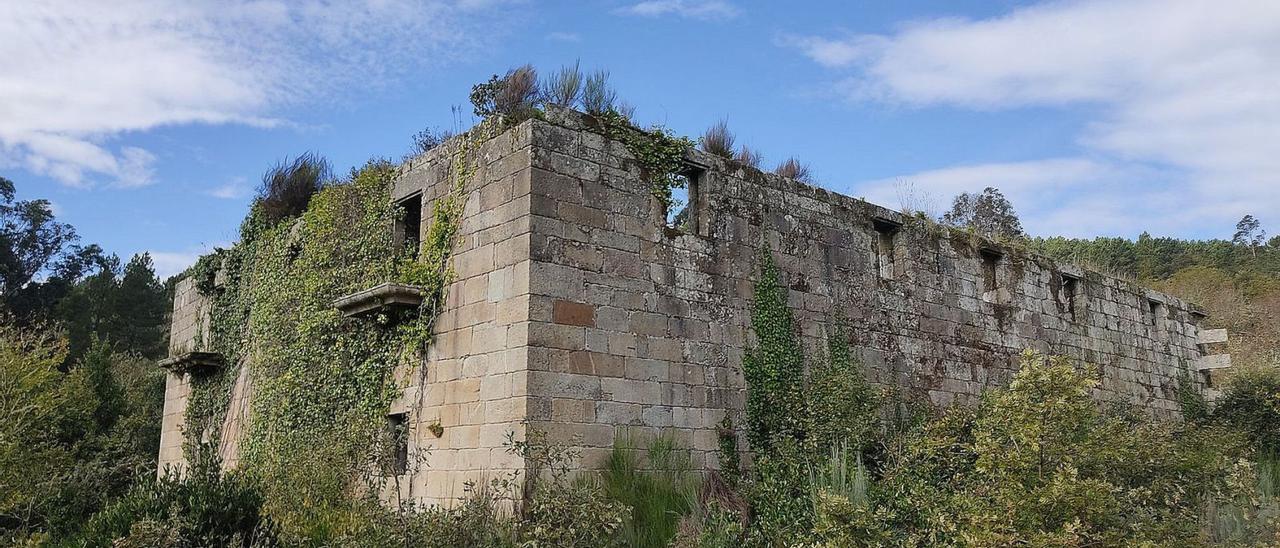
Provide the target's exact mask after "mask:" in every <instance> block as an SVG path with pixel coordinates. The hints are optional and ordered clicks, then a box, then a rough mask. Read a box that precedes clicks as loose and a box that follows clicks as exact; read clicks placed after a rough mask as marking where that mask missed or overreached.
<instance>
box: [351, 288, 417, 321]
mask: <svg viewBox="0 0 1280 548" xmlns="http://www.w3.org/2000/svg"><path fill="white" fill-rule="evenodd" d="M423 293H424V291H423V289H422V288H421V287H418V286H415V285H405V284H398V283H392V282H388V283H383V284H378V285H376V286H373V287H371V288H369V289H366V290H364V291H358V292H356V293H352V294H350V295H345V296H342V297H338V299H336V300H334V301H333V307H334V308H337V309H338V311H339V312H341V313H342V315H343V316H346V317H348V318H355V317H362V316H369V315H373V314H377V313H384V312H403V311H407V310H414V309H417V308H418V306H419V305H421V304H422V295H423Z"/></svg>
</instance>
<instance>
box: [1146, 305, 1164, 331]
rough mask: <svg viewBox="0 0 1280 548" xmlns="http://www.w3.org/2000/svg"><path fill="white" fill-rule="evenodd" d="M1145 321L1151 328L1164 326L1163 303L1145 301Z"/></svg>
mask: <svg viewBox="0 0 1280 548" xmlns="http://www.w3.org/2000/svg"><path fill="white" fill-rule="evenodd" d="M1147 311H1148V314H1147V321H1148V323H1149V324H1150V325H1151V327H1160V326H1161V325H1164V319H1165V318H1164V317H1165V312H1164V303H1162V302H1160V301H1157V300H1155V299H1147Z"/></svg>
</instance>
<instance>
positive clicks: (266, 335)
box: [187, 124, 495, 533]
mask: <svg viewBox="0 0 1280 548" xmlns="http://www.w3.org/2000/svg"><path fill="white" fill-rule="evenodd" d="M494 130H495V129H494V127H493V125H492V124H481V125H480V126H478V127H477V128H475V129H473V130H472V131H471V132H469V133H467V134H465V135H463V136H462V137H459V138H457V139H455V140H454V141H452V142H450V143H447V144H446V145H445V146H446V147H449V148H448V149H447V150H446V152H445V153H444V154H446V155H447V156H444V157H447V158H448V161H449V162H450V163H451V166H450V171H449V176H450V180H449V181H448V182H447V183H442V184H447V185H448V191H446V192H445V193H444V195H443V196H441V197H439V198H438V199H437V200H436V202H435V204H434V208H433V211H432V214H431V216H430V217H429V219H430V221H429V225H428V227H427V230H426V234H425V237H424V238H423V240H422V242H421V244H420V245H421V248H420V250H419V253H418V254H417V257H418V258H417V259H411V258H409V257H410V256H409V255H408V254H405V253H401V252H399V251H400V250H398V249H397V244H396V242H395V241H394V237H393V231H392V226H393V224H394V222H395V221H396V219H397V215H399V214H401V213H400V211H399V208H398V207H396V206H395V205H394V204H393V203H392V200H391V188H392V184H393V182H394V179H395V177H396V174H397V171H396V167H395V166H393V165H392V164H390V163H387V162H384V161H374V162H370V163H368V164H366V165H365V166H364V167H363V168H361V169H359V170H356V171H354V172H353V173H352V175H351V176H350V177H349V179H348V180H346V181H344V182H342V183H339V184H333V185H330V186H327V187H325V188H324V189H323V190H322V191H320V192H319V193H317V194H316V195H315V196H313V197H312V199H311V202H310V204H309V205H308V207H307V209H306V211H305V212H303V213H302V215H301V216H300V217H299V218H296V219H292V220H286V221H284V222H281V223H278V224H275V225H274V226H266V225H265V224H264V223H262V222H261V221H260V219H258V218H257V211H256V208H255V209H254V210H251V212H250V214H249V217H248V218H247V219H246V221H245V223H244V224H243V225H242V227H241V241H240V242H239V243H238V244H237V245H236V246H234V247H232V248H231V249H225V250H218V251H217V252H215V253H214V254H211V255H209V256H207V257H205V258H202V259H201V260H200V261H199V262H198V263H197V265H196V266H194V267H193V268H192V270H191V271H190V272H189V275H191V276H193V277H194V279H195V283H196V287H197V289H198V290H200V291H201V292H202V293H203V294H205V295H206V296H208V297H209V298H210V300H211V302H212V311H211V315H210V325H209V332H210V340H208V341H206V342H207V345H206V346H207V347H208V348H210V349H211V350H214V351H216V352H220V353H222V354H223V355H224V356H225V357H226V358H227V361H228V364H229V367H227V368H225V369H224V370H223V371H220V372H218V373H216V374H214V375H212V376H209V377H197V378H195V379H193V382H192V389H193V390H192V397H191V400H190V403H189V404H188V408H187V425H188V427H187V428H188V430H187V431H188V432H190V433H195V432H200V433H201V436H199V437H203V438H206V439H210V440H216V439H217V438H218V437H219V435H220V433H219V431H218V430H219V429H220V426H221V422H222V420H223V417H225V416H227V411H228V405H229V403H230V399H231V393H232V390H233V388H234V383H235V379H236V377H237V375H239V372H240V371H239V369H240V368H241V367H245V366H247V367H250V371H249V373H250V374H251V379H252V390H253V397H252V398H250V399H249V401H250V405H251V407H250V409H248V411H249V414H248V415H249V417H250V420H249V422H248V423H247V424H246V425H245V426H244V427H243V428H244V432H243V434H242V435H241V436H240V438H239V442H240V444H241V445H240V456H241V463H240V466H241V467H243V468H245V469H246V470H248V471H249V472H250V473H251V474H253V475H254V476H255V477H256V478H258V479H259V480H260V481H262V482H263V485H264V487H265V488H266V489H265V491H266V493H267V496H268V500H267V505H268V509H269V511H270V512H271V513H272V514H273V515H275V516H277V517H279V518H281V520H280V521H281V522H282V523H283V524H286V525H288V526H289V527H291V528H293V529H295V532H299V533H300V532H301V531H303V530H312V529H314V527H320V526H321V524H323V523H328V522H330V521H332V520H331V519H330V516H328V513H330V512H332V511H335V510H340V509H341V508H343V505H345V504H347V503H348V501H349V500H350V499H351V495H352V494H353V493H354V492H355V491H357V490H359V489H360V487H359V486H358V485H356V483H355V481H356V478H357V477H358V471H359V469H360V468H361V467H364V466H367V465H368V463H369V462H370V456H369V455H368V454H367V453H368V451H369V448H370V447H376V446H378V444H376V443H373V442H372V440H373V439H374V437H375V436H378V435H379V434H380V432H381V430H382V429H383V427H384V421H385V419H384V417H385V416H386V413H387V411H388V409H389V406H390V404H391V402H392V401H393V400H394V399H395V398H396V397H398V396H399V395H400V393H401V386H399V384H398V383H397V381H396V378H397V377H396V375H395V371H396V368H397V367H398V366H401V365H405V366H408V367H413V365H414V364H416V363H417V362H418V361H419V359H420V356H421V354H420V353H421V352H422V351H424V350H425V348H426V346H427V345H429V344H430V339H431V331H432V326H433V325H434V322H435V318H436V315H437V311H439V310H440V308H441V306H442V305H443V301H444V298H445V290H446V287H447V285H448V283H449V281H450V280H451V279H452V273H451V270H450V269H449V267H448V263H449V258H450V256H451V253H452V250H453V247H454V244H455V243H456V240H457V235H458V225H459V223H460V220H461V214H462V206H463V204H464V203H465V200H464V196H465V192H466V188H467V186H468V183H469V181H470V179H471V178H472V176H473V174H474V173H475V168H474V165H473V164H474V162H475V158H474V149H475V144H476V143H479V142H482V141H484V140H486V139H487V138H488V137H489V136H490V134H491V133H492V132H493V131H494ZM389 281H390V282H398V283H406V284H411V285H416V286H419V287H421V288H422V289H423V295H424V298H423V302H422V305H421V308H420V309H419V313H418V314H416V315H411V316H409V317H407V318H403V319H402V321H400V322H398V323H396V324H395V325H394V326H393V325H390V323H391V322H390V320H389V318H385V317H381V318H377V319H376V321H372V322H370V321H367V320H362V319H351V318H345V317H343V316H342V315H341V314H340V313H339V312H338V311H337V310H335V309H334V308H333V305H332V303H333V301H334V299H336V298H337V297H339V296H342V295H346V294H350V293H353V292H356V291H360V290H363V289H368V288H369V287H372V286H374V285H377V284H380V283H384V282H389ZM187 437H188V439H190V440H193V441H194V440H195V439H197V436H193V435H191V434H189V435H188V436H187Z"/></svg>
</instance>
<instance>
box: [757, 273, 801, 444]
mask: <svg viewBox="0 0 1280 548" xmlns="http://www.w3.org/2000/svg"><path fill="white" fill-rule="evenodd" d="M751 329H752V333H754V334H755V340H756V343H755V345H753V346H752V347H751V348H750V349H749V350H748V351H747V354H746V356H744V357H743V359H742V371H743V376H744V377H745V378H746V381H747V386H749V387H751V389H750V390H749V391H748V392H747V408H746V409H747V411H746V414H747V417H746V426H747V441H748V442H749V443H750V444H751V447H752V449H754V450H756V451H759V452H762V453H767V452H768V451H769V450H770V449H772V448H773V447H774V445H776V444H780V443H785V442H794V443H798V442H801V441H803V440H804V434H805V428H804V427H805V424H804V416H805V414H804V407H805V401H804V353H803V352H802V351H801V348H800V342H799V340H798V339H797V337H796V334H795V331H794V330H795V322H794V321H793V320H792V316H791V309H790V308H789V307H788V306H787V287H786V286H784V285H782V284H781V283H780V282H779V280H778V266H777V263H775V262H774V260H773V255H772V254H771V253H770V252H769V250H768V249H765V250H764V251H763V252H762V253H761V254H760V277H759V278H757V280H756V286H755V296H754V298H753V300H752V302H751Z"/></svg>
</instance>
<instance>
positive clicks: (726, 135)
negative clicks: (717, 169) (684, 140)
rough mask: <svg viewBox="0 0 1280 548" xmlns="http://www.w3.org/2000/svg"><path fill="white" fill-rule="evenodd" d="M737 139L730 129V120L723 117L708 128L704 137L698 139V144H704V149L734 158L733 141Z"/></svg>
mask: <svg viewBox="0 0 1280 548" xmlns="http://www.w3.org/2000/svg"><path fill="white" fill-rule="evenodd" d="M735 140H737V139H736V138H735V137H734V135H733V132H732V131H729V121H728V120H724V119H721V120H720V121H718V122H716V123H715V124H712V125H711V127H709V128H707V131H706V132H704V133H703V134H702V139H699V140H698V144H699V145H701V146H702V150H703V151H705V152H709V153H711V154H715V155H716V156H720V157H721V158H726V159H733V143H734V141H735Z"/></svg>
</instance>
